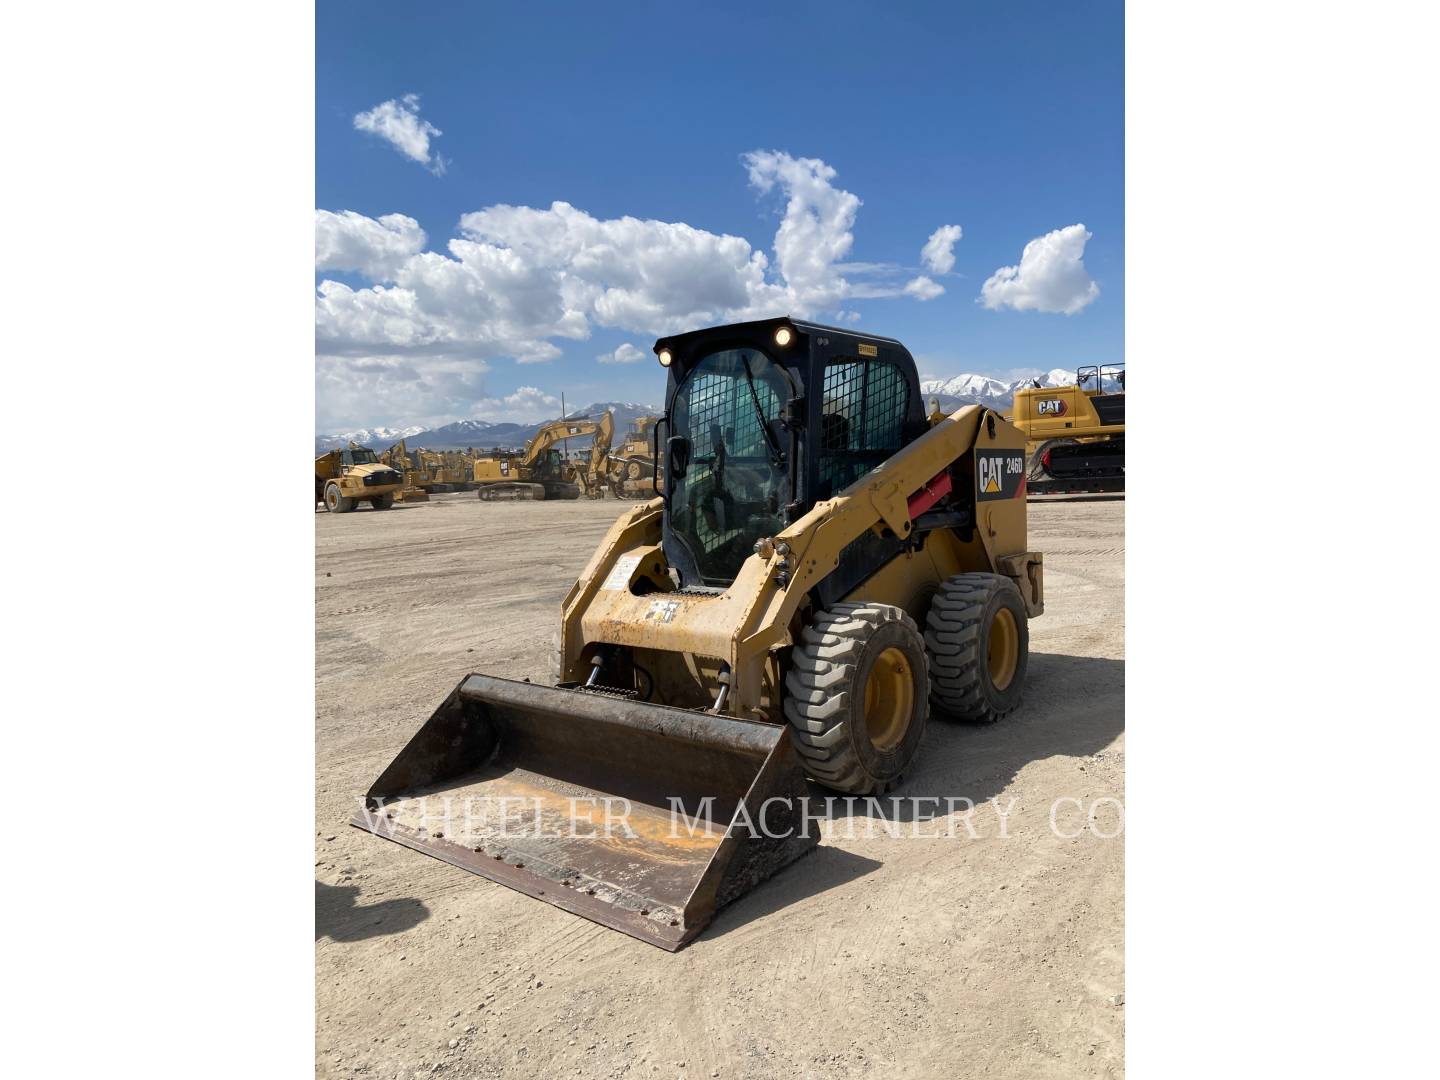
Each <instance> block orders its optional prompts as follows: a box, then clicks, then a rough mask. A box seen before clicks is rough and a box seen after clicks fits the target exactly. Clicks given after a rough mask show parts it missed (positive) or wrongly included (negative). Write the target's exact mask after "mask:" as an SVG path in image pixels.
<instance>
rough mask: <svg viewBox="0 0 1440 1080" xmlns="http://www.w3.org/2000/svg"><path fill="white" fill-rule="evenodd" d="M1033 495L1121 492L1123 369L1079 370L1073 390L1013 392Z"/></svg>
mask: <svg viewBox="0 0 1440 1080" xmlns="http://www.w3.org/2000/svg"><path fill="white" fill-rule="evenodd" d="M1012 413H1013V415H1012V417H1011V421H1010V422H1011V423H1013V424H1014V425H1015V426H1016V427H1017V428H1019V429H1020V430H1021V431H1023V432H1024V433H1025V438H1026V459H1027V463H1026V488H1027V490H1028V492H1029V493H1030V494H1031V495H1069V494H1078V493H1082V492H1084V493H1089V492H1108V491H1124V490H1125V365H1123V364H1105V365H1092V366H1090V367H1082V368H1080V369H1079V370H1078V371H1077V372H1076V373H1075V385H1074V386H1051V387H1042V386H1040V385H1038V384H1036V385H1035V386H1029V387H1024V388H1022V389H1020V390H1017V391H1016V392H1015V404H1014V408H1013V409H1012Z"/></svg>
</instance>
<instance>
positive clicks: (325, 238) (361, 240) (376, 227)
mask: <svg viewBox="0 0 1440 1080" xmlns="http://www.w3.org/2000/svg"><path fill="white" fill-rule="evenodd" d="M424 249H425V230H424V229H422V228H420V223H419V222H418V221H416V220H415V219H414V218H411V217H406V216H405V215H404V214H386V215H385V216H384V217H382V218H378V219H377V218H368V217H366V216H365V215H364V214H357V213H356V212H355V211H354V210H343V211H341V212H340V213H338V214H336V213H332V212H331V211H329V210H316V211H315V269H316V270H351V271H354V272H355V273H358V274H363V275H365V276H366V277H367V278H369V279H370V280H371V281H393V280H394V277H395V272H396V271H397V270H399V268H400V267H401V266H402V265H403V264H404V263H405V261H406V260H407V259H409V258H410V256H412V255H418V254H420V252H421V251H423V250H424Z"/></svg>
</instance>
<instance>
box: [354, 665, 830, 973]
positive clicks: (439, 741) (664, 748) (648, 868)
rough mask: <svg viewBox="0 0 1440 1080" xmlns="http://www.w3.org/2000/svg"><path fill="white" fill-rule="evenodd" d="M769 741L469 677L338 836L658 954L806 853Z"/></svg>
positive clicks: (598, 698)
mask: <svg viewBox="0 0 1440 1080" xmlns="http://www.w3.org/2000/svg"><path fill="white" fill-rule="evenodd" d="M806 790H807V789H806V785H805V779H804V775H803V773H802V771H801V768H800V765H799V762H798V760H797V758H796V755H795V750H794V748H793V747H792V746H791V744H790V738H789V735H788V733H787V731H786V729H785V728H783V727H780V726H777V725H773V724H766V723H762V722H759V721H752V720H740V719H736V718H734V717H729V716H717V715H713V714H709V713H702V712H693V711H689V710H685V709H675V708H670V707H668V706H663V705H651V704H647V703H645V702H641V701H635V700H632V699H629V698H618V697H613V696H608V695H602V694H595V693H586V692H582V691H578V690H571V689H561V688H558V687H548V686H537V685H533V684H531V683H523V682H512V681H510V680H508V679H497V678H493V677H491V676H488V675H470V676H467V677H466V678H465V679H464V680H463V681H462V682H461V683H460V685H459V686H457V687H456V688H455V690H454V691H453V692H452V693H451V694H450V696H449V697H447V698H446V699H445V701H444V703H443V704H442V705H441V706H440V708H438V709H437V710H436V711H435V714H434V715H433V716H431V717H430V719H429V720H428V721H426V723H425V726H424V727H422V728H421V729H420V731H419V732H418V733H417V734H416V735H415V737H414V738H413V739H411V740H410V743H409V745H407V746H406V747H405V749H404V750H403V751H401V753H400V756H399V757H397V758H396V759H395V760H394V761H393V762H391V764H390V767H389V768H387V769H386V770H385V771H384V772H383V773H382V774H381V775H380V778H379V779H378V780H376V781H375V783H374V785H373V786H372V787H371V788H370V790H369V791H368V792H367V793H366V797H365V806H364V808H363V809H361V810H359V811H357V812H356V814H355V815H354V817H353V818H352V819H351V824H352V825H356V826H358V827H359V828H362V829H367V830H369V831H370V832H373V833H374V834H375V835H376V836H380V837H383V838H385V839H389V840H394V841H396V842H397V843H400V844H404V845H405V846H407V847H412V848H414V849H416V850H417V851H423V852H424V853H425V854H427V855H433V856H435V857H436V858H438V859H443V860H445V861H446V862H448V863H452V864H454V865H455V866H458V867H461V868H462V869H465V870H469V871H470V872H472V873H475V874H480V875H481V876H482V877H486V878H489V879H490V880H492V881H496V882H499V883H500V884H502V885H508V886H509V887H510V888H512V889H516V890H518V891H519V892H523V893H525V894H526V895H528V896H533V897H536V898H537V899H540V900H544V901H545V902H546V903H549V904H554V905H555V906H556V907H559V908H564V909H565V910H566V911H569V912H573V913H574V914H576V915H582V916H584V917H585V918H587V919H592V920H594V921H595V922H598V923H603V924H604V925H606V926H609V927H613V928H614V929H616V930H620V931H622V932H624V933H627V934H630V935H631V936H632V937H637V938H640V939H641V940H643V941H648V942H650V943H651V944H653V945H658V946H660V947H661V948H662V949H668V950H670V951H672V952H673V951H674V950H676V949H678V948H680V947H681V946H682V945H684V944H685V943H686V942H687V941H689V940H690V939H691V938H693V937H695V935H696V934H698V933H699V932H700V931H701V930H702V929H704V927H705V926H706V924H708V923H709V922H710V920H711V919H712V918H713V917H714V914H715V912H716V911H717V910H718V909H719V908H720V907H722V906H723V905H724V904H726V903H728V902H729V901H731V900H733V899H735V898H736V897H738V896H740V895H742V894H744V893H746V892H748V891H749V890H750V889H752V888H753V887H754V886H755V885H757V884H758V883H760V882H761V881H763V880H765V879H766V878H768V877H769V876H770V875H772V874H774V873H775V872H776V871H777V870H780V869H781V868H782V867H784V866H786V865H788V864H789V863H791V862H793V861H794V860H795V859H797V858H799V857H800V856H801V855H803V854H805V853H806V852H807V851H809V850H810V849H811V848H812V847H814V846H815V844H816V843H817V842H818V834H817V832H816V830H815V828H814V822H813V821H812V822H807V821H806V819H805V817H804V814H803V807H804V802H803V799H804V796H805V794H806Z"/></svg>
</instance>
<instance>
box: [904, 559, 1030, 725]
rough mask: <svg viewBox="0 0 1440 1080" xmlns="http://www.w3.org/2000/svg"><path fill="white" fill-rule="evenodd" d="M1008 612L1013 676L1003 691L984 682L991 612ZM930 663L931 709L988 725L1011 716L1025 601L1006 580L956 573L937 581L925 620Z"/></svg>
mask: <svg viewBox="0 0 1440 1080" xmlns="http://www.w3.org/2000/svg"><path fill="white" fill-rule="evenodd" d="M1001 608H1005V609H1008V610H1009V612H1010V614H1011V615H1012V616H1014V619H1015V628H1016V631H1017V633H1018V635H1019V655H1018V656H1017V657H1016V662H1015V672H1014V674H1013V675H1012V676H1011V677H1010V682H1009V684H1008V685H1007V686H1006V687H1005V689H1004V690H997V689H996V688H995V685H994V683H993V682H992V681H991V678H990V665H989V663H988V657H989V652H990V634H991V631H992V629H993V627H994V622H995V618H996V614H997V612H998V611H999V610H1000V609H1001ZM925 652H926V654H927V656H928V657H929V660H930V708H931V711H932V712H934V713H936V714H938V715H940V716H944V717H947V718H950V719H956V720H969V721H972V722H975V723H981V724H993V723H994V722H995V721H996V720H999V719H1001V718H1002V717H1005V716H1008V715H1009V714H1010V713H1012V712H1014V711H1015V709H1016V708H1017V707H1018V706H1019V704H1020V698H1021V696H1022V695H1023V694H1024V691H1025V670H1026V668H1027V667H1028V665H1029V659H1030V629H1029V625H1028V623H1027V622H1026V616H1025V601H1024V600H1023V599H1022V598H1021V596H1020V590H1019V589H1017V588H1016V587H1015V583H1014V582H1013V581H1011V580H1010V579H1009V578H1008V577H1004V576H1003V575H1000V574H957V575H955V576H954V577H951V578H946V579H945V580H944V581H942V582H941V583H940V589H939V591H938V592H936V594H935V597H934V599H933V600H931V602H930V614H929V616H928V617H927V618H926V620H925Z"/></svg>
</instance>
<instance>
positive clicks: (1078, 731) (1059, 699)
mask: <svg viewBox="0 0 1440 1080" xmlns="http://www.w3.org/2000/svg"><path fill="white" fill-rule="evenodd" d="M1124 730H1125V661H1124V660H1108V659H1105V658H1103V657H1098V656H1066V655H1062V654H1059V653H1031V654H1030V666H1029V671H1028V673H1027V675H1026V679H1025V698H1024V700H1023V702H1022V703H1021V705H1020V708H1019V709H1017V710H1016V711H1015V712H1013V713H1011V714H1010V715H1009V716H1007V717H1006V718H1005V719H1003V720H1001V721H999V722H998V723H995V724H965V723H958V722H955V721H952V720H946V719H944V718H942V717H939V716H932V717H931V718H930V721H929V723H928V724H927V726H926V729H925V741H924V743H923V744H922V745H921V748H920V753H919V754H918V755H917V756H916V760H915V763H914V765H913V766H912V768H911V770H910V772H909V773H908V774H907V775H906V776H905V777H904V778H903V780H902V781H901V783H900V784H899V786H897V787H896V788H895V789H894V790H893V791H891V792H890V793H889V794H890V795H891V796H899V797H900V799H901V802H900V804H899V814H898V815H895V819H898V820H901V821H910V820H914V818H915V816H916V815H915V814H914V813H913V812H912V810H911V809H910V808H913V806H914V805H915V802H914V801H915V800H917V799H938V800H940V808H939V809H936V810H935V811H934V813H933V814H928V813H922V814H921V815H920V816H921V820H925V819H926V818H927V817H930V816H937V817H938V816H943V815H944V814H945V810H944V809H943V806H944V800H945V799H962V798H963V799H970V800H971V801H973V802H974V803H976V804H977V805H978V804H980V803H982V802H984V801H985V800H987V799H990V798H993V797H994V796H996V795H999V794H1000V793H1001V792H1002V791H1004V790H1005V789H1006V788H1007V787H1009V786H1010V784H1011V783H1012V782H1013V781H1014V779H1015V777H1016V775H1017V774H1018V773H1019V772H1020V770H1021V769H1023V768H1024V767H1025V766H1026V765H1028V764H1030V763H1031V762H1032V761H1041V760H1044V759H1045V758H1051V757H1077V758H1078V757H1089V756H1091V755H1093V754H1096V753H1098V752H1099V751H1102V750H1104V749H1105V748H1106V747H1107V746H1109V745H1110V744H1111V743H1112V742H1114V741H1115V739H1116V738H1117V737H1118V736H1119V735H1120V734H1121V733H1122V732H1123V731H1124ZM930 805H931V806H934V804H930ZM836 809H837V811H840V812H841V813H842V814H845V815H846V816H848V813H846V812H845V810H844V806H843V804H838V805H837V806H836ZM927 809H928V807H927ZM885 810H886V812H887V813H889V812H890V811H891V804H888V803H887V804H886V805H885ZM907 815H908V816H907ZM837 816H839V815H837Z"/></svg>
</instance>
